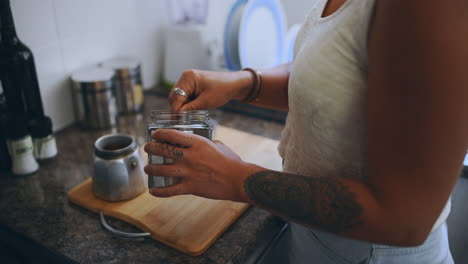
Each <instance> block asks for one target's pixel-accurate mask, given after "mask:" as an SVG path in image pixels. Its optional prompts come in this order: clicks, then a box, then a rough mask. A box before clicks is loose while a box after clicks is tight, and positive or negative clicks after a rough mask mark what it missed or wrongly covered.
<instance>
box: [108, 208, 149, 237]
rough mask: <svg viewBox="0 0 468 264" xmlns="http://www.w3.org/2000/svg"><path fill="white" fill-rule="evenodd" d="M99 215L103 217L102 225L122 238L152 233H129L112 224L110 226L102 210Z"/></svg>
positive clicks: (145, 235) (144, 235) (146, 235)
mask: <svg viewBox="0 0 468 264" xmlns="http://www.w3.org/2000/svg"><path fill="white" fill-rule="evenodd" d="M99 216H100V218H101V224H102V226H103V227H104V228H105V229H107V230H108V231H109V232H111V233H112V234H114V235H116V236H118V237H120V238H127V239H128V238H142V237H150V236H151V234H150V233H127V232H122V231H119V230H117V229H115V228H113V227H112V226H110V225H109V224H108V223H107V222H106V218H105V217H104V214H103V213H102V211H100V212H99Z"/></svg>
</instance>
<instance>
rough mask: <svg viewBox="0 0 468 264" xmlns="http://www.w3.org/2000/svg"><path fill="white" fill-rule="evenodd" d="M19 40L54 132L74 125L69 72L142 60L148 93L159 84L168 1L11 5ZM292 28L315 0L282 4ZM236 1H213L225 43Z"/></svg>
mask: <svg viewBox="0 0 468 264" xmlns="http://www.w3.org/2000/svg"><path fill="white" fill-rule="evenodd" d="M10 1H11V5H12V11H13V15H14V19H15V24H16V29H17V32H18V35H19V37H20V39H21V40H22V41H23V42H24V43H25V44H26V45H27V46H29V47H30V48H31V50H32V52H33V53H34V56H35V60H36V69H37V74H38V77H39V85H40V87H41V94H42V100H43V104H44V110H45V112H46V114H47V115H48V116H50V117H51V118H52V120H53V123H54V130H58V129H61V128H63V127H65V126H67V125H69V124H71V123H73V122H74V115H73V109H72V102H71V95H70V87H69V85H70V82H69V78H68V76H69V75H70V73H71V72H72V71H74V70H76V69H78V68H80V67H82V66H85V65H87V64H94V63H96V62H99V61H102V60H105V59H108V58H111V57H113V56H118V55H130V56H136V57H138V58H140V59H141V61H142V71H143V72H142V74H143V82H144V86H145V87H146V88H149V87H152V86H153V85H155V84H157V83H158V82H159V76H160V74H161V72H162V69H161V67H162V65H163V64H162V61H163V55H162V54H163V41H164V36H163V28H164V26H165V25H167V23H168V18H167V17H166V15H167V11H166V9H165V0H10ZM281 1H282V3H283V6H284V8H285V13H286V16H287V18H288V22H289V23H288V24H289V25H292V24H294V23H300V22H301V21H302V20H303V18H304V17H305V15H306V14H307V12H308V10H309V9H310V7H311V6H312V4H313V3H314V2H315V1H316V0H281ZM234 2H235V0H211V1H210V9H209V16H208V19H207V23H208V27H209V31H210V32H211V33H210V34H212V36H214V37H215V38H218V39H219V43H220V45H221V44H222V36H223V31H224V23H225V21H226V18H227V14H228V12H229V10H230V8H231V6H232V4H233V3H234Z"/></svg>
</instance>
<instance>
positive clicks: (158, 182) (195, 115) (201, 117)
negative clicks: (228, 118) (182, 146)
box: [148, 110, 212, 188]
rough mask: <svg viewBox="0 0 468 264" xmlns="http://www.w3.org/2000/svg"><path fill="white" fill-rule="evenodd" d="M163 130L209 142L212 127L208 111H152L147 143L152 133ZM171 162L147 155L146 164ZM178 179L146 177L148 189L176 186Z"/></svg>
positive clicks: (170, 162)
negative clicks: (188, 134) (197, 136)
mask: <svg viewBox="0 0 468 264" xmlns="http://www.w3.org/2000/svg"><path fill="white" fill-rule="evenodd" d="M160 128H164V129H176V130H179V131H182V132H185V133H191V134H196V135H199V136H202V137H205V138H208V139H210V140H211V135H212V126H211V123H210V117H209V113H208V111H203V110H199V111H182V112H167V111H153V112H152V113H151V122H150V124H149V125H148V141H153V140H152V139H151V133H153V132H154V131H156V130H158V129H160ZM172 163H173V160H171V159H168V158H164V157H160V156H153V155H148V164H154V165H161V164H165V165H167V164H172ZM178 182H179V181H178V178H175V177H163V176H157V175H149V176H148V187H149V188H160V187H167V186H171V185H174V184H177V183H178Z"/></svg>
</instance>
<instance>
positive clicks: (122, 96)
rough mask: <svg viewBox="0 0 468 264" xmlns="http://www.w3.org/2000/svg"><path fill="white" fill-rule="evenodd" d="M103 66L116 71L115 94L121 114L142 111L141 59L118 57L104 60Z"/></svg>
mask: <svg viewBox="0 0 468 264" xmlns="http://www.w3.org/2000/svg"><path fill="white" fill-rule="evenodd" d="M101 66H102V67H104V68H106V69H110V70H113V71H115V95H116V99H117V110H118V112H119V114H130V113H136V112H140V111H141V110H142V109H143V101H144V99H143V83H142V79H141V67H140V62H139V60H138V59H136V58H131V57H116V58H113V59H110V60H107V61H104V62H103V63H101Z"/></svg>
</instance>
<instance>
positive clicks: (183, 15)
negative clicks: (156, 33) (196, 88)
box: [163, 0, 221, 85]
mask: <svg viewBox="0 0 468 264" xmlns="http://www.w3.org/2000/svg"><path fill="white" fill-rule="evenodd" d="M166 7H167V9H168V14H169V18H170V21H171V22H172V23H171V24H169V25H167V27H166V30H165V32H164V34H165V50H164V53H165V58H164V74H163V78H164V81H165V82H167V83H168V84H169V85H172V84H174V83H175V82H177V80H178V79H179V77H180V75H181V74H182V72H184V71H185V70H189V69H199V70H210V69H212V70H215V69H216V68H217V64H218V58H219V55H220V53H221V52H220V51H219V48H218V42H217V40H216V39H215V38H214V36H213V34H212V32H211V31H212V27H209V26H207V25H206V24H205V22H206V18H207V15H208V1H207V0H167V1H166ZM181 58H183V59H181Z"/></svg>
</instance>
